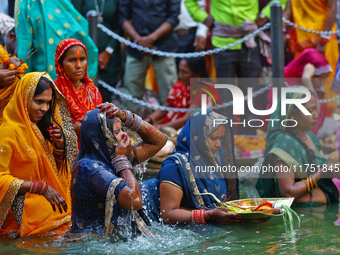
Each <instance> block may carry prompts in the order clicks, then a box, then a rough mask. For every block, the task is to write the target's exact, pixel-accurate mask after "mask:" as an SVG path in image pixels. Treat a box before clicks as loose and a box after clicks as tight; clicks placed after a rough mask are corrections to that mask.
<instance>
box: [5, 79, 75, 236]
mask: <svg viewBox="0 0 340 255" xmlns="http://www.w3.org/2000/svg"><path fill="white" fill-rule="evenodd" d="M42 76H43V77H46V78H48V79H50V80H51V78H50V76H49V75H48V74H47V73H29V74H26V75H25V76H24V77H23V78H22V79H21V80H20V81H19V82H18V84H17V86H16V89H15V91H14V95H13V98H12V99H11V101H10V102H9V103H8V105H7V107H6V108H5V110H4V119H3V122H2V125H1V127H0V227H1V229H0V234H7V235H11V236H18V235H19V236H26V235H32V234H39V233H44V232H49V231H52V230H57V231H56V232H54V233H62V232H66V231H67V230H68V227H67V226H68V224H69V223H70V221H71V196H70V191H69V186H70V177H71V175H70V173H68V174H67V175H66V174H62V173H60V172H58V169H57V165H56V162H55V159H54V156H53V152H52V146H51V145H50V144H49V142H48V141H46V140H45V139H44V137H43V135H42V133H41V132H40V130H39V128H38V126H37V125H36V124H35V123H33V122H31V121H30V118H29V114H28V112H29V110H30V105H31V102H32V99H33V95H34V92H35V89H36V86H37V84H38V81H39V79H40V78H41V77H42ZM51 81H52V80H51ZM54 89H55V91H56V108H55V112H54V116H55V119H56V120H57V122H58V124H59V125H61V126H62V128H63V131H64V134H65V138H66V150H67V157H68V166H72V165H73V163H74V160H75V157H76V155H77V152H78V150H77V142H76V134H75V132H74V130H73V125H72V122H71V118H70V116H69V112H68V108H67V103H66V100H65V98H64V97H63V96H62V95H61V94H60V92H59V91H58V90H57V89H56V88H54ZM33 180H35V181H44V182H47V183H48V184H49V185H50V186H51V187H52V188H54V189H55V190H56V191H57V192H58V193H59V194H60V195H61V196H62V197H63V198H64V199H65V201H66V203H67V205H68V211H67V212H63V213H62V214H60V213H59V211H58V210H56V211H55V212H54V211H53V209H52V206H51V204H50V203H49V202H48V201H47V200H46V198H45V197H43V196H41V195H37V194H31V193H26V194H18V190H19V189H20V186H21V184H22V183H23V181H33Z"/></svg>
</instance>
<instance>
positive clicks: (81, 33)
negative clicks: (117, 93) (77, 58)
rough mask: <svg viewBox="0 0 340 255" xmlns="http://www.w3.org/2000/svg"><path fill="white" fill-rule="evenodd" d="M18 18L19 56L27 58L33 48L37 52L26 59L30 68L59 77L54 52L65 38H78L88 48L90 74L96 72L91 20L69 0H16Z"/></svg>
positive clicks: (16, 18)
mask: <svg viewBox="0 0 340 255" xmlns="http://www.w3.org/2000/svg"><path fill="white" fill-rule="evenodd" d="M15 21H16V31H17V43H18V45H20V47H19V48H18V57H19V58H20V59H24V58H25V57H26V55H27V54H28V52H29V51H30V50H32V49H35V50H37V52H36V53H35V54H34V55H33V56H32V57H31V58H30V59H29V60H28V61H27V65H28V66H29V69H28V70H27V72H31V71H46V72H48V73H49V74H50V76H51V77H52V79H53V80H55V79H56V78H57V76H56V71H55V68H54V53H55V51H56V48H57V44H58V43H59V42H60V41H61V40H63V39H66V38H75V39H78V40H80V41H81V42H82V43H84V44H85V46H86V48H87V50H88V67H89V76H90V77H92V78H93V77H94V76H96V73H97V61H98V49H97V47H96V45H95V44H94V42H93V41H92V39H91V38H90V36H89V35H88V23H87V21H86V20H85V19H84V18H83V17H82V16H81V15H80V13H79V12H78V11H77V10H76V9H75V8H74V7H73V5H72V4H71V3H70V2H69V1H67V0H58V1H46V0H41V1H30V0H22V1H16V6H15Z"/></svg>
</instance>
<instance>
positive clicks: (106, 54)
mask: <svg viewBox="0 0 340 255" xmlns="http://www.w3.org/2000/svg"><path fill="white" fill-rule="evenodd" d="M72 3H73V5H74V7H75V8H76V9H77V10H78V11H79V12H80V13H81V14H82V15H83V16H84V17H86V16H87V15H89V13H90V12H91V11H96V12H97V14H98V17H99V18H98V21H99V23H101V24H103V25H104V26H105V27H107V28H108V29H110V30H111V31H113V32H115V33H116V34H119V35H121V28H120V26H119V25H118V0H89V1H84V0H72ZM97 31H98V51H99V56H98V76H99V80H103V81H104V82H106V83H107V84H110V85H112V86H113V87H115V86H116V84H117V82H118V80H119V79H120V74H121V69H122V65H121V63H122V57H121V52H120V43H119V41H117V40H115V39H113V38H112V37H111V36H109V35H108V34H106V33H105V32H103V31H102V30H101V29H97ZM99 91H100V93H101V94H102V97H103V100H104V102H105V101H111V93H110V92H109V91H108V90H107V89H105V88H103V87H99Z"/></svg>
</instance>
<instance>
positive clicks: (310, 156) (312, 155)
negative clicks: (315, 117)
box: [286, 90, 316, 164]
mask: <svg viewBox="0 0 340 255" xmlns="http://www.w3.org/2000/svg"><path fill="white" fill-rule="evenodd" d="M309 92H310V93H311V94H312V96H314V97H316V94H315V93H314V92H313V91H311V90H309ZM291 111H292V112H293V114H294V115H297V114H298V115H300V114H301V111H300V109H299V108H297V107H296V105H292V108H291ZM286 131H287V132H288V134H289V135H291V136H292V137H293V138H295V139H296V140H298V142H299V143H300V144H301V145H302V147H303V148H304V149H305V150H306V153H307V157H308V162H309V163H310V164H315V160H316V155H315V153H314V151H313V150H312V149H310V148H309V147H308V146H307V144H306V143H305V142H304V141H303V140H302V138H301V137H300V135H299V134H298V133H297V131H296V129H295V128H294V127H291V128H287V129H286Z"/></svg>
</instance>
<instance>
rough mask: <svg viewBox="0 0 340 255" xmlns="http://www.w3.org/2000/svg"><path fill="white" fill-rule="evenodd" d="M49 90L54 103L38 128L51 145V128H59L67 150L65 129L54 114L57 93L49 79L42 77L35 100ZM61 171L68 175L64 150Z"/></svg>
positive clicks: (40, 121) (39, 122)
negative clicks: (54, 126)
mask: <svg viewBox="0 0 340 255" xmlns="http://www.w3.org/2000/svg"><path fill="white" fill-rule="evenodd" d="M49 88H50V89H52V101H51V103H50V108H49V109H48V111H47V112H46V113H45V114H44V116H43V117H42V118H41V120H39V121H38V122H37V126H38V128H39V130H40V132H41V133H42V135H43V136H44V138H45V140H47V141H48V142H49V143H51V140H50V138H51V137H50V132H49V128H50V127H52V126H53V125H56V126H58V127H59V128H60V131H61V134H62V136H63V138H64V148H66V138H65V134H64V132H63V128H62V127H61V125H60V124H59V123H58V122H57V120H56V119H55V118H54V114H53V113H54V111H55V107H56V92H55V89H54V85H53V83H52V82H51V81H50V80H49V79H47V78H45V77H41V78H40V80H39V81H38V84H37V87H36V89H35V92H34V96H33V98H34V97H35V96H38V95H40V94H41V93H43V92H44V91H45V90H47V89H49ZM58 171H59V169H58ZM60 171H62V172H64V173H66V174H67V158H66V149H64V152H63V164H62V167H61V169H60Z"/></svg>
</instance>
